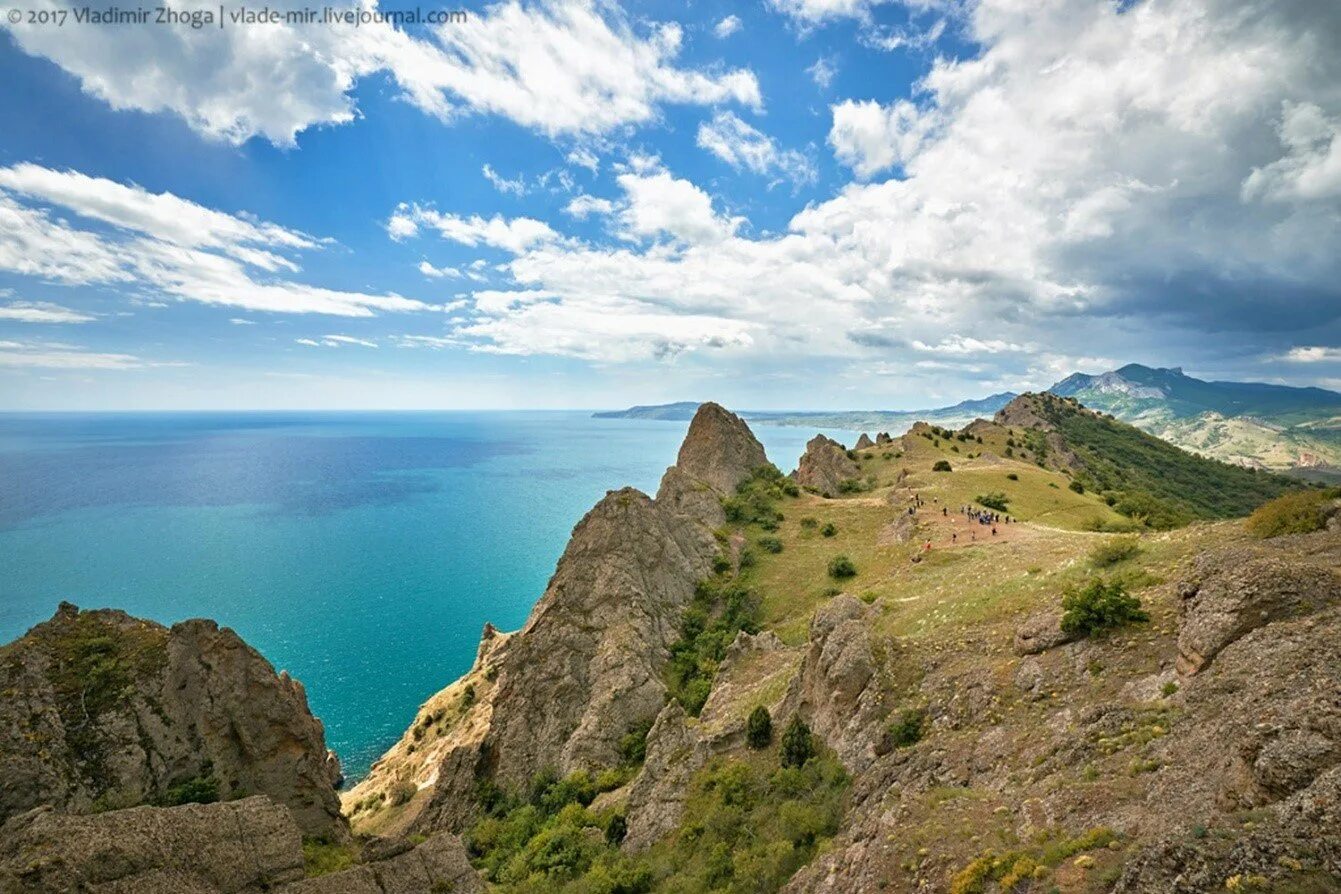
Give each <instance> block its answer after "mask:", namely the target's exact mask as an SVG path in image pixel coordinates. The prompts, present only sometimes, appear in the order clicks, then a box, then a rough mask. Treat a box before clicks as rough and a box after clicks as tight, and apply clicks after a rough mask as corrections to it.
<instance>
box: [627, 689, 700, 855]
mask: <svg viewBox="0 0 1341 894" xmlns="http://www.w3.org/2000/svg"><path fill="white" fill-rule="evenodd" d="M711 754H712V751H711V748H710V746H709V744H708V742H707V741H705V740H704V738H703V737H702V736H701V735H699V732H698V730H697V729H695V728H694V727H691V726H690V725H689V723H688V715H686V714H685V712H684V708H682V707H680V703H679V702H678V701H674V700H672V701H670V702H667V703H666V706H665V707H664V708H662V709H661V713H660V714H658V715H657V719H656V722H655V723H653V724H652V729H651V731H649V732H648V734H647V760H646V761H645V762H644V763H643V767H642V769H641V770H640V771H639V773H638V776H637V777H636V778H635V779H634V780H633V782H632V783H630V784H629V792H628V801H627V805H626V815H627V820H628V835H627V836H626V837H625V839H624V847H625V849H627V850H631V851H639V850H643V849H645V848H648V847H650V846H652V845H653V844H654V843H656V842H657V841H658V840H660V839H661V838H662V836H664V835H666V834H667V833H669V832H673V831H674V830H675V828H676V827H677V826H679V824H680V820H681V819H682V818H683V816H684V805H685V801H687V800H688V798H689V789H690V780H692V779H693V778H694V774H695V773H697V772H698V771H699V770H701V769H702V768H703V765H704V764H706V763H707V761H708V758H709V757H710V756H711Z"/></svg>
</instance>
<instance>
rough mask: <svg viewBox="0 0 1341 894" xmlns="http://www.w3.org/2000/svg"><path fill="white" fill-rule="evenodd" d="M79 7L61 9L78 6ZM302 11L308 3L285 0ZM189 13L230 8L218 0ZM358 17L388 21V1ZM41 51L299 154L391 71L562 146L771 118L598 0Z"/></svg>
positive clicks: (31, 34) (403, 85)
mask: <svg viewBox="0 0 1341 894" xmlns="http://www.w3.org/2000/svg"><path fill="white" fill-rule="evenodd" d="M74 5H75V2H74V0H51V6H52V7H53V8H62V9H67V10H69V9H71V8H73V6H74ZM272 7H273V8H276V9H279V10H301V9H303V8H304V7H303V6H302V5H301V4H300V3H298V2H297V0H281V2H279V3H277V4H272ZM180 8H182V9H184V10H195V11H210V12H212V13H214V14H215V15H216V16H217V12H215V10H216V9H217V7H212V6H210V5H209V4H207V3H204V2H203V0H194V2H188V3H187V4H186V5H185V6H184V7H180ZM350 8H352V9H360V10H362V11H364V12H369V13H371V12H376V11H378V7H377V6H376V3H375V0H362V2H360V3H357V4H356V3H351V4H350ZM9 30H10V32H11V33H12V35H13V37H14V40H15V41H16V42H17V44H18V46H19V47H20V48H21V49H23V50H24V51H25V52H27V53H29V54H31V55H35V56H43V57H45V58H48V59H50V60H52V61H53V62H55V63H56V64H57V65H59V66H61V67H62V68H64V69H65V70H66V71H68V72H70V73H71V74H73V75H74V76H75V77H76V78H78V79H79V81H80V84H81V86H82V87H83V89H84V90H85V92H87V93H90V94H92V95H93V96H96V97H98V98H100V99H102V100H104V101H105V102H107V103H108V104H109V105H111V106H112V107H113V108H116V109H139V110H143V111H148V112H170V113H173V114H176V115H179V116H181V117H182V118H183V119H185V120H186V121H187V123H188V124H190V125H191V127H193V128H194V129H196V130H197V131H199V132H201V133H202V134H205V135H207V136H209V137H212V138H216V139H222V140H228V141H231V142H235V143H241V142H244V141H246V140H247V139H250V138H251V137H253V136H261V137H264V138H265V139H268V140H270V141H271V142H273V143H275V144H277V145H284V146H288V145H293V144H294V142H295V140H296V138H297V135H298V134H299V133H300V132H302V131H303V130H305V129H307V128H309V127H313V126H318V125H332V124H335V125H338V124H344V123H347V122H349V121H351V120H353V119H354V118H355V117H356V116H357V115H358V111H357V109H356V108H355V104H354V99H353V96H352V92H353V90H354V87H355V86H356V84H357V83H358V81H359V80H360V79H362V78H366V77H369V76H372V75H374V74H377V73H379V72H386V73H388V74H389V75H390V77H391V78H392V79H394V81H395V83H396V84H397V85H398V86H399V88H400V89H401V91H402V92H403V95H404V96H405V98H406V99H407V100H408V101H409V102H411V103H413V104H414V105H416V106H418V107H419V108H420V109H422V110H424V111H425V112H427V113H429V114H432V115H435V116H437V117H439V118H442V119H445V120H446V119H451V118H453V117H455V116H458V115H460V114H463V113H467V112H475V113H483V114H494V115H500V116H503V117H506V118H509V119H511V120H512V121H514V122H516V123H518V124H521V125H523V126H525V127H530V128H533V129H535V130H538V131H540V132H542V133H545V134H548V135H550V136H557V135H561V134H597V133H604V132H607V131H610V130H612V129H614V128H617V127H620V126H623V125H627V124H637V123H641V122H645V121H649V120H652V119H654V118H655V117H656V116H657V115H658V109H659V107H660V106H661V105H663V104H666V103H687V104H701V105H714V104H718V103H724V102H737V103H742V104H744V105H748V106H752V107H757V106H759V104H760V96H759V85H758V82H757V80H756V79H755V77H754V75H753V74H752V73H750V72H748V71H744V70H739V69H736V70H727V71H721V70H715V69H714V70H708V69H695V68H681V67H677V66H676V64H675V58H676V56H678V55H679V52H680V44H681V39H682V34H681V31H680V28H679V26H678V25H674V24H664V23H660V24H659V23H650V24H646V25H640V26H639V27H636V28H635V26H634V24H633V23H631V22H630V21H629V19H628V17H627V16H626V15H625V14H624V13H623V12H622V11H621V10H620V8H619V7H618V6H616V5H614V4H605V3H600V2H597V0H563V2H561V0H549V2H536V3H532V4H529V5H522V3H520V2H516V0H512V2H503V3H497V4H495V5H492V6H489V7H486V8H485V9H484V10H483V11H482V12H479V13H476V12H474V11H471V12H470V14H469V20H468V21H467V22H464V23H459V22H458V23H448V24H442V25H439V26H436V27H433V28H431V29H430V30H429V31H428V32H427V33H426V34H425V35H424V36H423V37H417V36H412V35H410V34H409V33H407V32H405V31H401V30H398V29H396V28H394V27H392V26H391V25H389V24H388V23H386V22H384V21H383V22H369V23H366V24H362V25H360V26H358V27H354V26H344V25H324V24H318V25H287V24H275V25H267V26H264V27H245V26H243V27H224V28H222V29H220V28H217V27H215V28H206V29H198V30H197V29H191V28H176V27H154V26H152V25H151V26H148V27H105V26H100V25H79V24H75V23H74V22H72V21H71V22H67V24H66V26H65V27H62V28H49V27H43V26H28V25H26V24H20V25H17V26H10V28H9Z"/></svg>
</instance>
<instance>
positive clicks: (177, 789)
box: [159, 761, 219, 807]
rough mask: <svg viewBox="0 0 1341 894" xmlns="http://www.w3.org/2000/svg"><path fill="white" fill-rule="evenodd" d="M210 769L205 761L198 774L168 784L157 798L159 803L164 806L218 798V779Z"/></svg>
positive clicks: (212, 800)
mask: <svg viewBox="0 0 1341 894" xmlns="http://www.w3.org/2000/svg"><path fill="white" fill-rule="evenodd" d="M212 770H213V768H212V766H211V765H210V764H209V762H208V761H207V762H206V766H205V767H204V768H203V769H202V770H201V772H200V773H199V774H198V775H196V776H192V777H191V778H190V779H186V780H183V781H182V782H179V783H177V784H175V785H172V786H169V787H168V790H167V791H166V792H164V793H163V797H162V798H160V799H159V803H161V804H162V805H163V806H164V807H175V806H177V805H179V804H213V803H214V802H215V801H217V800H219V780H218V779H216V778H215V777H214V773H213V772H212Z"/></svg>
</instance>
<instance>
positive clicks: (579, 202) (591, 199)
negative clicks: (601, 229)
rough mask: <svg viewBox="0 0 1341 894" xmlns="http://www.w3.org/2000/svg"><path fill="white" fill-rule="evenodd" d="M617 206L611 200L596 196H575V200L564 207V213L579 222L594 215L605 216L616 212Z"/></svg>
mask: <svg viewBox="0 0 1341 894" xmlns="http://www.w3.org/2000/svg"><path fill="white" fill-rule="evenodd" d="M614 209H615V205H614V203H613V202H611V201H610V200H609V199H599V198H597V197H596V196H588V195H581V196H574V197H573V200H572V201H571V202H569V203H568V204H567V205H566V206H565V207H564V209H563V210H564V213H565V214H568V215H569V216H571V217H576V218H577V219H578V220H586V219H587V218H588V217H590V216H591V215H593V214H599V215H605V214H609V213H610V212H612V211H614Z"/></svg>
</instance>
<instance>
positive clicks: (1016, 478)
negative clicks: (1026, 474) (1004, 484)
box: [1006, 472, 1020, 481]
mask: <svg viewBox="0 0 1341 894" xmlns="http://www.w3.org/2000/svg"><path fill="white" fill-rule="evenodd" d="M1006 480H1007V481H1019V480H1020V476H1019V475H1016V474H1015V473H1014V472H1007V473H1006Z"/></svg>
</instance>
